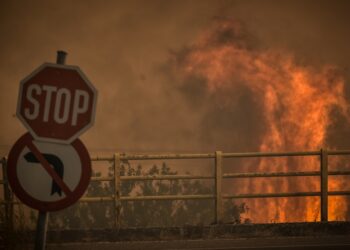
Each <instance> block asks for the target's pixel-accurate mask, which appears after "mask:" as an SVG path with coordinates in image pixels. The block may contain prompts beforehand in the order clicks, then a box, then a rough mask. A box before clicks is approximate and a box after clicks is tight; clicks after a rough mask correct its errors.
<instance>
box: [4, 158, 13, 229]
mask: <svg viewBox="0 0 350 250" xmlns="http://www.w3.org/2000/svg"><path fill="white" fill-rule="evenodd" d="M1 163H2V178H3V183H4V199H5V223H6V224H5V225H6V227H7V229H8V230H12V229H13V226H14V225H13V203H12V193H11V189H10V187H9V182H8V178H7V159H6V157H3V158H2V159H1Z"/></svg>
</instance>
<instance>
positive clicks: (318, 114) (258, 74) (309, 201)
mask: <svg viewBox="0 0 350 250" xmlns="http://www.w3.org/2000/svg"><path fill="white" fill-rule="evenodd" d="M247 40H248V38H247V36H246V35H244V34H243V31H242V28H241V26H240V25H239V23H237V22H235V21H232V20H225V21H223V20H221V21H219V22H216V23H215V25H213V27H211V28H210V29H209V30H208V31H207V32H206V33H204V34H203V35H202V36H200V37H199V39H198V40H197V41H196V42H195V43H194V45H193V46H192V47H191V48H190V49H189V50H188V52H187V54H186V57H185V58H184V61H183V64H182V67H181V68H180V70H181V71H182V75H184V76H196V77H199V78H202V79H204V80H205V81H204V82H205V83H206V87H207V89H208V91H209V92H210V93H215V92H217V91H218V90H220V91H222V90H234V89H235V88H237V87H238V86H239V85H244V86H245V87H248V88H249V90H250V91H251V92H252V93H253V96H254V98H255V99H256V101H257V102H258V103H259V104H260V105H261V106H262V107H263V110H264V120H265V121H264V122H265V124H267V130H266V132H265V134H264V135H263V137H262V140H261V143H260V146H259V148H260V150H261V151H264V152H266V151H268V152H269V151H273V152H280V151H296V150H300V151H305V150H317V149H319V148H321V147H325V146H326V145H325V139H326V133H327V128H328V126H329V125H330V123H331V122H332V121H331V117H330V112H331V110H332V109H334V108H336V109H339V110H340V111H341V113H342V114H343V115H344V116H347V109H348V105H347V102H346V100H345V97H344V94H343V92H344V79H343V78H342V76H341V75H340V74H339V72H338V70H337V68H336V67H333V66H329V65H326V66H323V67H318V68H317V67H311V66H305V65H299V64H297V63H296V62H295V58H293V56H292V55H291V54H290V53H287V52H285V51H280V50H273V49H269V50H262V49H252V48H251V47H252V46H250V45H249V42H247ZM288 163H289V161H287V159H286V158H278V159H277V158H276V159H269V160H267V159H260V161H259V165H258V169H257V172H275V171H282V172H288V171H293V170H295V169H291V168H293V167H292V166H288ZM294 163H296V164H295V165H300V166H302V167H303V169H302V171H308V170H315V166H316V167H317V166H319V165H318V164H319V160H318V159H315V158H312V159H310V158H308V159H296V160H295V162H294ZM246 169H248V166H246ZM277 183H279V184H271V181H269V180H262V181H260V182H257V181H255V180H251V181H249V180H246V181H245V185H243V186H242V187H241V188H239V189H238V190H236V191H237V192H240V193H247V192H248V193H263V192H272V193H274V192H275V193H276V192H279V191H280V190H287V191H291V190H293V186H294V185H301V186H305V188H306V189H307V190H308V191H316V190H319V188H320V186H319V180H318V179H312V180H311V181H309V179H308V180H306V179H305V181H302V182H296V181H294V182H292V183H288V182H287V180H286V179H283V180H282V181H280V182H277ZM338 184H339V183H337V182H336V181H332V182H331V183H330V184H329V185H330V187H338V186H339V185H338ZM247 202H248V201H247ZM264 202H265V203H264ZM248 204H249V207H250V210H249V212H248V214H247V217H249V218H250V219H252V220H253V221H254V222H263V221H267V220H268V221H270V220H273V221H280V222H286V221H315V220H319V218H320V216H319V198H317V197H308V198H305V202H304V203H302V202H298V201H296V200H295V199H290V198H278V199H263V200H259V199H256V200H250V201H249V203H248ZM345 206H346V203H345V199H343V198H341V197H338V198H337V199H336V202H332V203H330V206H329V219H330V220H334V219H338V220H339V219H344V218H345V217H344V216H345V215H344V213H345V210H344V207H345ZM341 211H343V212H341Z"/></svg>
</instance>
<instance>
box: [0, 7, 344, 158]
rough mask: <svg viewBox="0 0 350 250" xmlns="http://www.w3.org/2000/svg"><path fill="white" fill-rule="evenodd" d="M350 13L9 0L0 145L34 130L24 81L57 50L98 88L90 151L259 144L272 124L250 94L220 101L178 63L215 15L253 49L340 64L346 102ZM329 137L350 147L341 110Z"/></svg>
mask: <svg viewBox="0 0 350 250" xmlns="http://www.w3.org/2000/svg"><path fill="white" fill-rule="evenodd" d="M349 11H350V4H349V3H348V1H298V2H296V1H127V2H126V1H59V2H57V1H2V2H1V3H0V12H1V13H0V32H1V34H2V39H1V40H0V50H1V59H0V94H1V98H0V112H1V117H2V122H1V123H0V131H1V132H0V150H1V151H0V152H1V154H7V153H8V150H9V148H10V146H11V145H12V144H13V143H14V142H15V140H17V139H18V138H19V136H21V135H22V134H23V133H25V131H26V129H25V128H24V127H23V126H22V125H21V123H20V121H19V120H18V119H17V118H16V117H15V112H16V103H17V94H18V86H19V81H20V80H21V79H23V78H24V77H25V76H26V75H28V74H29V73H30V72H31V71H32V70H34V69H35V68H36V67H37V66H39V65H40V64H42V63H43V62H54V61H55V53H56V50H59V49H62V50H66V51H67V52H68V58H67V64H73V65H79V67H80V68H81V69H82V70H83V71H84V72H85V74H86V75H87V76H88V78H89V79H90V80H91V82H93V83H94V85H95V87H96V88H97V89H98V91H99V96H98V105H97V115H96V122H95V126H94V127H93V128H91V129H90V130H89V131H88V132H87V133H86V134H84V135H83V136H82V140H83V142H84V143H85V144H86V145H87V147H88V148H89V149H90V150H91V151H93V152H105V151H126V152H130V151H137V152H165V151H167V152H168V151H176V152H188V151H190V152H199V151H213V150H224V151H235V152H242V151H256V150H258V146H259V144H258V143H257V139H258V138H259V136H260V135H261V133H262V132H263V130H264V129H265V128H264V124H263V123H261V122H260V121H261V120H262V113H263V110H260V109H259V107H258V106H257V105H256V104H255V103H254V102H253V98H252V96H251V95H252V93H251V92H250V91H249V90H248V89H244V88H242V89H240V91H239V93H234V92H230V93H227V92H224V93H222V95H232V100H234V103H235V104H234V105H229V106H222V105H221V104H220V101H221V100H222V99H221V98H220V95H219V94H217V95H216V96H212V95H210V94H208V92H207V91H206V89H205V85H203V84H201V82H200V81H201V80H200V79H188V78H187V79H186V80H185V81H183V79H181V78H179V76H178V75H176V71H173V70H172V69H173V67H174V65H176V63H175V62H174V60H175V61H176V60H179V58H181V55H182V54H183V53H185V51H186V49H188V48H190V47H191V44H192V43H193V41H194V40H195V39H196V37H198V35H199V34H200V33H202V32H203V31H205V30H206V28H207V27H208V26H209V25H210V24H211V23H212V22H213V21H215V20H217V19H218V18H219V19H220V18H227V17H229V18H231V17H233V18H235V19H237V20H239V22H241V23H242V24H243V26H244V29H245V30H246V35H247V37H248V38H249V41H251V46H254V47H255V48H259V49H267V50H268V49H271V48H278V49H285V50H288V51H290V53H293V54H294V55H295V57H296V58H297V60H298V62H299V63H300V64H305V65H315V66H317V65H324V64H332V65H336V66H337V67H338V68H339V69H340V70H342V74H343V75H344V77H345V79H346V86H345V88H346V89H345V90H346V97H347V99H348V98H349V82H348V79H349V73H348V68H349V58H350V50H349V49H348V46H349V44H350V37H349V32H348V24H349V16H348V13H349ZM328 134H329V135H328V137H327V138H328V139H327V141H328V143H329V145H330V146H332V147H335V148H350V142H348V140H344V139H343V138H348V136H349V135H350V129H349V128H348V124H347V122H346V121H345V120H344V119H343V118H342V117H341V116H338V115H336V114H335V115H334V122H333V123H332V125H331V127H330V128H329V131H328ZM295 150H304V149H295Z"/></svg>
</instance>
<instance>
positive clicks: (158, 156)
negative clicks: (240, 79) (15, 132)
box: [91, 150, 350, 161]
mask: <svg viewBox="0 0 350 250" xmlns="http://www.w3.org/2000/svg"><path fill="white" fill-rule="evenodd" d="M317 155H320V151H306V152H247V153H223V154H222V156H223V157H225V158H235V157H283V156H317ZM328 155H350V150H334V151H332V150H331V151H328ZM214 157H215V154H214V153H206V154H149V155H146V154H125V155H121V156H120V159H121V160H162V159H205V158H214ZM113 159H114V158H113V157H111V156H106V157H105V156H102V157H101V156H94V157H91V160H92V161H113Z"/></svg>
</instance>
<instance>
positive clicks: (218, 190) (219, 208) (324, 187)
mask: <svg viewBox="0 0 350 250" xmlns="http://www.w3.org/2000/svg"><path fill="white" fill-rule="evenodd" d="M329 155H350V150H343V151H327V150H325V149H321V150H320V151H308V152H280V153H274V152H267V153H266V152H255V153H223V152H221V151H216V152H215V153H208V154H120V153H116V154H114V155H113V156H111V157H98V156H97V157H92V158H91V160H92V161H109V162H112V163H113V170H114V171H113V172H114V175H113V176H112V177H92V178H91V181H111V182H113V183H114V185H112V186H113V187H114V190H113V195H111V196H105V197H82V198H81V199H80V202H101V201H114V206H115V211H116V213H115V215H116V216H115V217H116V218H115V221H116V225H118V224H119V222H120V211H121V201H137V200H194V199H211V200H214V201H215V222H216V223H220V222H221V221H222V217H223V199H238V198H239V199H241V198H274V197H306V196H319V197H320V199H321V202H320V206H321V207H320V209H321V221H322V222H327V221H328V196H329V195H350V191H328V176H329V175H341V176H344V175H350V171H347V170H346V171H345V170H343V171H328V156H329ZM293 156H318V157H319V159H320V170H319V171H302V172H300V171H299V172H266V173H261V172H256V173H223V172H222V166H223V159H224V158H251V157H259V158H261V157H293ZM179 159H214V160H215V164H214V168H215V171H214V175H152V176H121V175H120V167H121V164H122V162H125V161H129V160H130V161H132V160H179ZM1 163H2V166H3V168H2V169H3V176H4V177H5V178H4V180H2V181H1V182H0V185H1V184H2V185H4V198H5V200H4V201H0V202H1V203H2V204H3V205H5V207H6V215H7V217H9V218H10V217H11V216H12V213H13V212H12V211H13V208H12V205H13V204H16V203H18V202H16V201H14V200H13V195H12V193H11V191H10V188H9V185H8V183H7V179H6V170H5V169H6V167H5V166H6V158H3V159H2V160H1ZM294 176H319V177H320V187H321V188H320V191H319V192H292V193H260V194H233V195H223V194H222V180H223V179H229V178H274V177H294ZM180 179H207V180H214V182H215V184H214V185H215V192H214V193H213V194H202V195H159V196H135V197H130V196H122V195H121V182H122V181H132V180H134V181H136V180H137V181H146V180H180Z"/></svg>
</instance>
